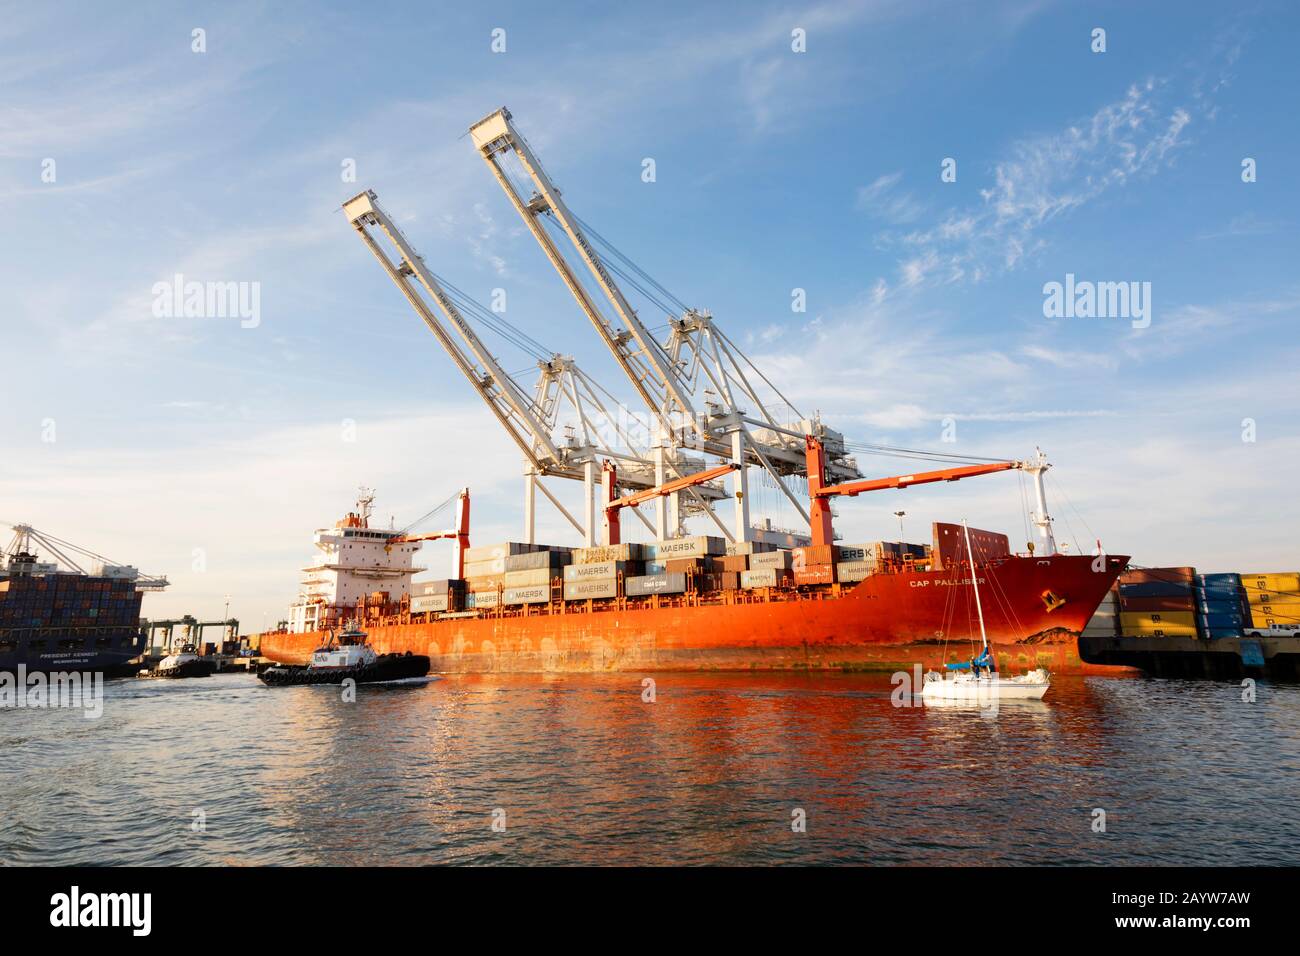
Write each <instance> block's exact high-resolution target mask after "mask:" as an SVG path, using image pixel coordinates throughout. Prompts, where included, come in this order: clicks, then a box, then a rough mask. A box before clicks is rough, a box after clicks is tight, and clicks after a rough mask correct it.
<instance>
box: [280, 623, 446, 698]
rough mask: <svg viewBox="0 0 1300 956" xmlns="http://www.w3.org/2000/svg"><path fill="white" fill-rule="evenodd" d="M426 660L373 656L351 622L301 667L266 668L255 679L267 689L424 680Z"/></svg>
mask: <svg viewBox="0 0 1300 956" xmlns="http://www.w3.org/2000/svg"><path fill="white" fill-rule="evenodd" d="M429 666H430V663H429V658H428V657H426V656H424V655H423V654H412V653H411V652H410V651H407V652H406V653H405V654H376V653H375V650H374V648H372V647H371V646H370V644H369V643H367V641H366V634H365V632H364V631H362V630H361V629H360V628H359V627H357V626H356V624H355V622H352V623H349V624H348V626H347V627H346V628H344V629H343V631H342V632H340V633H339V634H338V636H337V637H331V638H330V640H329V641H328V642H327V643H326V644H325V645H324V646H323V647H318V648H316V650H315V651H313V652H312V655H311V661H310V662H309V663H308V664H306V665H305V666H291V665H279V664H277V665H276V666H274V667H268V668H267V669H266V670H264V671H262V672H261V673H260V674H258V675H257V676H258V677H259V678H260V679H261V680H262V682H263V683H265V684H267V685H269V686H271V687H284V686H289V685H294V684H341V683H343V681H345V680H347V679H348V678H351V679H352V680H354V681H356V682H357V683H358V684H377V683H380V682H382V681H393V680H409V679H410V678H415V677H426V676H428V673H429Z"/></svg>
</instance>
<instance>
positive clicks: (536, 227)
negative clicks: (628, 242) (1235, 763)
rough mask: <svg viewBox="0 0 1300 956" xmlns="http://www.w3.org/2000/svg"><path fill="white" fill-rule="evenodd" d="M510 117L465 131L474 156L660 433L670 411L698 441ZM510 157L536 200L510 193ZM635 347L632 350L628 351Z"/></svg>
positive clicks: (669, 425) (668, 378)
mask: <svg viewBox="0 0 1300 956" xmlns="http://www.w3.org/2000/svg"><path fill="white" fill-rule="evenodd" d="M510 120H511V116H510V111H509V110H507V109H505V108H504V107H502V108H501V109H499V110H497V111H496V112H494V113H492V114H491V115H489V116H486V117H484V118H483V119H481V120H479V122H477V123H475V124H474V125H473V126H471V127H470V131H469V132H470V138H471V139H472V140H473V142H474V146H475V147H476V148H477V149H478V151H479V154H480V155H481V156H482V157H483V159H484V161H485V162H487V164H488V167H489V168H490V169H491V170H492V174H493V175H494V176H495V177H496V180H497V182H498V183H499V184H500V186H501V188H502V189H503V190H504V191H505V193H506V196H507V197H508V198H509V200H510V202H511V204H512V205H513V206H514V207H515V210H516V211H517V212H518V213H519V215H520V217H521V218H522V219H523V220H524V224H525V225H526V226H527V227H528V230H529V231H530V232H531V233H532V234H533V237H534V238H535V239H536V240H537V242H538V244H539V245H540V246H541V247H542V249H543V251H544V252H545V253H546V256H547V258H548V259H550V260H551V264H552V265H554V266H555V269H556V271H557V272H559V274H560V277H561V278H562V279H563V280H564V284H565V285H566V286H567V287H568V288H569V291H570V292H571V293H572V294H573V296H574V298H575V299H577V301H578V305H579V306H580V307H581V308H582V311H583V312H584V313H585V314H586V315H587V318H588V319H590V320H591V323H592V325H593V326H594V327H595V329H596V331H597V332H598V333H599V334H600V337H601V338H602V340H603V341H604V342H605V344H606V346H608V348H609V350H610V352H611V353H612V354H613V356H614V358H615V360H616V361H617V362H618V363H619V365H621V366H622V367H623V370H624V372H626V373H627V376H628V378H629V379H630V380H631V382H632V384H633V386H634V387H635V388H636V390H637V392H638V393H639V394H640V396H641V399H642V401H644V402H645V404H646V407H647V408H649V409H650V411H651V412H652V413H653V414H654V415H655V416H656V417H657V418H658V419H659V421H660V424H661V426H662V427H663V429H664V431H665V432H672V431H673V430H675V428H677V427H678V426H679V425H680V424H681V422H677V421H674V420H673V417H672V412H673V408H672V406H674V405H675V407H676V411H677V412H678V413H679V414H680V417H681V420H682V422H688V423H689V425H690V427H691V428H693V429H694V430H695V431H696V432H697V433H698V434H699V435H700V437H701V438H703V437H704V431H703V426H702V424H701V422H700V421H699V419H698V418H697V416H696V414H695V407H694V403H693V401H692V399H691V395H690V394H689V392H688V391H687V390H686V389H685V388H684V387H683V386H682V383H681V382H680V381H678V377H677V375H676V374H675V373H674V371H673V369H672V367H671V364H670V360H669V357H668V354H667V353H666V352H665V351H664V349H663V346H661V345H660V344H659V342H658V341H657V340H656V339H655V338H654V337H653V336H652V335H651V334H650V332H649V330H647V329H646V327H645V326H644V325H643V324H642V322H641V320H640V318H638V317H637V314H636V311H635V310H634V309H633V308H632V306H631V305H630V304H629V303H628V301H627V298H626V297H625V296H624V295H623V291H622V290H621V289H620V288H619V287H618V284H617V283H616V282H615V281H614V279H613V277H612V276H610V274H609V271H608V270H607V269H606V268H605V266H604V264H603V263H602V262H601V261H600V257H599V256H597V255H596V253H595V251H594V250H593V249H592V247H591V243H590V242H589V241H588V239H587V237H586V236H585V235H584V234H583V231H582V229H581V228H580V227H579V226H578V224H577V222H576V220H575V218H574V217H573V215H572V214H570V212H569V210H568V208H567V207H566V206H565V204H564V200H563V199H561V198H560V191H559V190H558V189H557V188H556V187H555V184H554V183H552V182H551V180H550V177H549V176H547V175H546V171H545V170H544V169H543V168H542V164H541V163H540V162H539V161H538V160H537V157H536V156H535V155H534V154H533V151H532V149H531V148H529V146H528V143H527V141H525V140H524V138H523V136H521V135H520V134H519V132H518V131H517V130H516V129H515V127H514V124H513V123H511V121H510ZM507 151H509V152H513V153H514V155H515V156H517V157H518V159H519V162H520V163H521V165H522V166H523V168H524V171H525V172H526V173H527V174H528V176H529V178H530V179H531V180H532V183H533V186H534V188H535V189H536V190H537V192H536V195H534V196H533V197H531V198H530V199H527V200H525V199H524V197H523V196H521V195H520V194H519V191H518V190H517V189H516V188H515V186H514V183H512V182H511V181H510V178H509V177H508V176H507V175H506V173H505V170H503V169H502V168H501V165H500V162H499V161H498V156H499V155H500V154H502V153H505V152H507ZM547 213H550V214H551V215H552V216H553V217H554V218H555V221H556V222H557V223H558V224H559V225H560V228H561V229H563V230H564V232H565V234H566V235H567V236H568V237H569V240H570V242H572V243H573V246H574V248H575V249H576V250H577V253H578V256H579V258H580V259H581V260H582V262H583V263H584V264H585V265H586V267H587V269H588V270H589V271H590V272H591V274H592V276H593V277H594V278H595V280H596V284H597V285H598V286H599V287H600V289H601V291H602V292H603V293H604V294H605V297H606V298H607V299H608V300H609V302H610V303H611V304H612V305H613V307H614V311H615V312H617V313H618V317H619V320H620V321H621V322H622V323H623V325H624V327H625V328H619V327H618V326H617V325H616V324H615V323H613V322H611V321H610V320H609V319H608V318H607V317H606V316H605V314H604V313H603V312H602V311H601V310H600V309H599V308H598V307H597V305H596V303H595V302H593V301H592V299H591V296H590V295H589V294H588V293H587V290H586V288H585V287H584V286H583V285H582V283H581V281H579V279H578V277H577V275H576V274H575V273H574V271H573V269H572V268H571V267H570V265H569V262H568V260H567V259H566V258H565V257H564V255H563V254H562V253H561V252H560V250H559V248H558V247H557V246H556V244H555V243H554V242H553V241H552V239H551V237H550V235H549V234H547V232H546V229H545V227H544V226H543V225H542V222H541V217H542V216H543V215H545V214H547ZM633 342H635V344H636V348H632V347H631V343H633Z"/></svg>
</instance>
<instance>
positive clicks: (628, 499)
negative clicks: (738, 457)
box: [602, 461, 740, 544]
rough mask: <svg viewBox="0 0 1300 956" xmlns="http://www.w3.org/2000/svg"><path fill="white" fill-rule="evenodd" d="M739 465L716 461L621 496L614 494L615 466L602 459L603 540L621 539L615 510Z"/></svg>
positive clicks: (731, 469)
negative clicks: (603, 490) (707, 465)
mask: <svg viewBox="0 0 1300 956" xmlns="http://www.w3.org/2000/svg"><path fill="white" fill-rule="evenodd" d="M739 467H740V466H739V465H738V464H736V463H734V462H732V463H729V464H726V465H719V466H718V467H716V468H706V469H705V470H704V471H697V472H696V473H695V474H693V475H683V476H682V477H680V478H674V479H673V480H672V481H665V482H664V483H663V484H662V485H656V486H655V487H653V488H646V489H645V490H643V491H638V492H635V493H633V494H630V495H624V496H623V497H622V498H615V497H614V486H615V484H616V483H617V481H618V466H617V465H615V464H614V463H613V462H612V461H606V462H605V464H604V467H603V469H602V471H603V476H602V479H603V481H604V485H605V495H606V500H605V543H606V544H619V543H620V541H621V537H620V529H619V512H620V511H621V510H622V509H623V508H630V507H633V506H635V505H639V504H640V503H641V502H643V501H651V500H653V499H654V498H658V497H660V496H661V495H671V494H672V493H673V492H675V491H682V490H683V489H685V488H691V487H694V486H695V485H702V484H704V483H705V482H706V481H712V480H713V479H714V478H721V477H722V476H723V475H729V474H731V473H732V472H733V471H735V470H736V469H737V468H739Z"/></svg>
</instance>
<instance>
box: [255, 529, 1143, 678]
mask: <svg viewBox="0 0 1300 956" xmlns="http://www.w3.org/2000/svg"><path fill="white" fill-rule="evenodd" d="M1127 560H1128V559H1127V558H1125V557H1111V558H1108V559H1105V560H1104V561H1102V562H1101V563H1100V568H1098V564H1097V560H1096V559H1094V558H1091V557H1086V556H1075V555H1056V556H1053V557H1050V558H1037V559H1035V558H1023V557H1014V558H1008V559H1006V560H1003V561H1000V562H995V563H993V564H991V565H990V566H989V567H987V568H984V569H981V571H980V574H979V579H978V580H979V585H980V591H981V598H982V600H983V609H984V618H985V626H986V629H987V631H988V635H989V642H990V644H991V645H992V648H993V653H994V656H995V658H996V660H997V662H998V665H999V667H1000V668H1001V669H1002V670H1004V671H1014V670H1019V669H1022V668H1033V667H1045V668H1047V669H1048V670H1049V671H1052V672H1054V673H1084V674H1087V673H1094V674H1113V673H1116V671H1117V670H1122V669H1117V668H1114V667H1106V666H1102V665H1095V664H1088V663H1086V662H1084V661H1083V660H1081V659H1080V657H1079V651H1078V635H1079V633H1080V632H1081V631H1082V630H1083V627H1084V625H1085V624H1086V623H1087V622H1088V619H1089V618H1090V617H1091V616H1092V614H1093V612H1094V611H1095V610H1096V608H1097V606H1098V604H1100V602H1101V599H1102V597H1103V596H1104V595H1105V593H1106V591H1107V590H1108V589H1109V588H1110V586H1111V585H1112V584H1113V582H1114V580H1115V578H1116V577H1117V576H1118V574H1119V572H1120V571H1121V570H1123V568H1124V566H1125V565H1126V564H1127ZM727 594H729V595H730V596H724V598H723V600H722V603H697V602H695V601H691V600H685V599H678V600H676V601H675V602H674V601H669V600H663V601H662V603H659V604H658V606H653V605H654V604H655V603H656V602H653V601H652V602H650V603H651V605H652V606H636V607H633V606H626V605H622V606H620V604H619V602H608V603H607V604H605V605H602V604H601V603H600V602H591V603H590V604H588V603H587V602H578V603H570V604H567V605H562V606H561V605H557V606H556V607H554V608H528V609H527V610H526V611H521V610H520V609H516V608H511V609H499V610H496V611H492V612H484V615H483V616H479V617H460V618H443V619H439V620H433V621H428V622H419V621H411V622H407V621H404V620H400V619H396V618H385V619H379V620H373V621H368V622H367V623H366V625H365V626H366V632H367V634H368V637H369V641H370V643H371V645H372V646H373V647H374V648H375V649H376V650H377V651H379V652H381V653H406V652H408V651H409V652H410V653H412V654H423V655H426V656H428V657H429V659H430V661H431V664H432V670H433V671H434V672H437V673H484V672H498V673H526V672H537V673H543V672H546V673H589V672H600V671H655V670H751V669H775V670H801V669H825V670H899V669H906V668H909V667H912V666H914V665H917V664H919V665H921V666H922V667H937V666H940V665H941V664H944V663H948V662H951V661H957V660H964V659H966V658H968V657H970V656H971V654H972V648H973V647H974V646H975V645H977V644H978V641H979V624H978V618H977V615H976V612H975V606H974V598H973V589H972V587H971V582H970V576H969V573H968V572H964V573H963V572H957V571H948V572H944V571H935V572H922V571H917V572H900V573H896V574H879V575H873V576H871V577H869V578H867V579H866V580H865V581H863V582H862V583H861V584H859V585H857V586H854V587H852V588H845V589H843V590H842V591H841V592H840V593H839V594H838V596H832V595H829V594H817V593H811V594H802V595H797V596H796V595H782V596H779V597H776V598H774V597H773V596H772V595H763V594H750V593H748V592H724V595H727ZM1056 601H1060V602H1061V603H1059V604H1056V605H1055V606H1054V607H1053V606H1051V605H1052V604H1055V602H1056ZM561 608H562V609H561ZM326 637H327V635H326V634H323V633H321V632H319V631H311V632H306V633H298V634H290V633H269V634H264V635H262V637H261V653H262V654H263V656H265V657H268V658H270V659H271V660H274V661H278V662H281V663H287V664H301V663H304V662H305V661H306V660H307V659H308V658H309V657H310V656H311V653H312V651H313V650H315V649H316V648H317V647H319V646H321V645H322V644H323V643H325V640H326Z"/></svg>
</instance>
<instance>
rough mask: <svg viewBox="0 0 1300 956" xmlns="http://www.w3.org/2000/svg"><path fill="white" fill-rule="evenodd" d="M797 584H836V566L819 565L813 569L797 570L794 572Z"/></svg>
mask: <svg viewBox="0 0 1300 956" xmlns="http://www.w3.org/2000/svg"><path fill="white" fill-rule="evenodd" d="M794 583H795V584H800V585H803V584H834V583H835V565H833V564H818V565H814V566H813V567H807V568H796V569H795V572H794Z"/></svg>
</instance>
